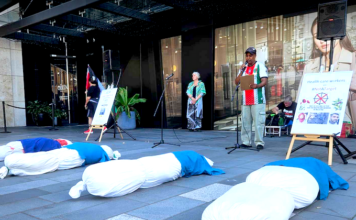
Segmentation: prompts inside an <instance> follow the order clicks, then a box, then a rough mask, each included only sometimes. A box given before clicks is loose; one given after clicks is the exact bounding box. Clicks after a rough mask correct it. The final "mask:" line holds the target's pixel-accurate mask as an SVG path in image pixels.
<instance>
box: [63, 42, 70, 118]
mask: <svg viewBox="0 0 356 220" xmlns="http://www.w3.org/2000/svg"><path fill="white" fill-rule="evenodd" d="M64 40H65V39H64ZM64 44H65V47H66V57H67V58H66V71H67V92H68V99H67V100H68V118H69V124H70V123H71V117H70V93H69V67H68V48H67V42H64Z"/></svg>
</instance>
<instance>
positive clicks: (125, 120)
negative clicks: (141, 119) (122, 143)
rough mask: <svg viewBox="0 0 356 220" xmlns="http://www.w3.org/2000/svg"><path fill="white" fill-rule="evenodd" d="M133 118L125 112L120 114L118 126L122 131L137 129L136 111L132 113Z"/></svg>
mask: <svg viewBox="0 0 356 220" xmlns="http://www.w3.org/2000/svg"><path fill="white" fill-rule="evenodd" d="M130 113H131V118H129V117H128V116H127V114H126V113H125V112H122V113H120V114H119V119H118V120H117V125H118V126H120V127H121V128H122V129H127V130H130V129H135V128H136V114H135V112H134V111H131V112H130Z"/></svg>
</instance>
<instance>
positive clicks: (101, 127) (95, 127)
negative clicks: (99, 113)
mask: <svg viewBox="0 0 356 220" xmlns="http://www.w3.org/2000/svg"><path fill="white" fill-rule="evenodd" d="M112 74H113V76H114V73H113V72H112ZM120 79H121V69H120V75H119V79H118V81H117V83H116V88H119V82H120ZM113 80H114V78H113ZM117 92H118V91H117ZM115 97H116V94H115ZM114 103H115V101H114ZM114 111H115V110H114ZM110 116H111V117H112V119H113V121H114V124H113V125H111V126H110V127H109V128H107V129H106V130H105V131H104V127H106V126H107V123H105V124H104V125H94V126H91V127H90V132H89V135H88V137H87V140H88V138H89V136H90V134H91V131H92V129H101V133H100V136H99V137H98V138H97V139H95V141H98V140H99V142H101V139H102V137H103V135H104V134H105V133H108V131H109V130H110V129H111V128H112V127H114V138H116V129H117V130H118V132H119V134H120V136H121V139H122V140H123V139H124V137H123V136H122V133H125V134H127V135H128V136H130V137H131V138H132V139H133V140H136V138H134V137H132V136H131V135H130V134H129V133H127V132H126V131H125V130H124V129H122V128H120V126H118V125H117V121H116V113H114V112H113V108H111V111H110ZM110 116H109V117H110Z"/></svg>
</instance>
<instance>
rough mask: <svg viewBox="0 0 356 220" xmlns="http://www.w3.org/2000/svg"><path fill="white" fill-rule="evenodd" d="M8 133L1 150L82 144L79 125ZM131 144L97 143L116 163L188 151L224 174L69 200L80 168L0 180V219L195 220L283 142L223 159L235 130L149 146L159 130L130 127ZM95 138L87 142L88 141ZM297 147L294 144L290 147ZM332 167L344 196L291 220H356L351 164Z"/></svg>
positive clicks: (354, 146)
mask: <svg viewBox="0 0 356 220" xmlns="http://www.w3.org/2000/svg"><path fill="white" fill-rule="evenodd" d="M9 130H10V131H11V132H12V133H10V134H2V133H0V145H3V144H6V143H8V142H10V141H15V140H19V139H24V138H33V137H48V138H66V139H69V140H71V141H73V142H84V141H85V135H84V134H82V132H83V131H84V130H86V127H84V126H71V127H59V130H58V131H49V130H48V128H45V127H23V128H9ZM128 132H129V133H130V134H131V135H133V136H134V137H135V138H137V141H134V140H132V139H131V138H130V137H129V136H127V135H125V134H124V140H121V139H120V137H119V136H118V138H116V139H114V138H113V135H112V134H105V135H104V137H103V140H102V144H106V145H108V146H110V147H112V148H113V149H114V150H118V151H119V152H120V153H121V154H122V159H137V158H140V157H143V156H153V155H159V154H163V153H169V152H172V151H182V150H194V151H197V152H198V153H200V154H202V155H204V156H206V157H208V158H210V159H211V160H213V161H214V162H215V164H214V166H215V167H217V168H220V169H223V170H224V171H225V172H226V174H225V175H220V176H206V175H201V176H194V177H190V178H180V179H178V180H176V181H174V182H169V183H165V184H163V185H161V186H157V187H154V188H149V189H139V190H137V191H136V192H133V193H131V194H129V195H126V196H122V197H117V198H100V197H95V196H92V195H90V194H89V193H88V192H83V193H82V196H81V197H80V198H79V199H75V200H74V199H71V198H70V196H69V195H68V192H69V189H70V188H71V187H72V186H74V185H75V184H76V183H77V182H78V181H80V180H81V176H82V174H83V172H84V170H85V167H80V168H75V169H71V170H63V171H56V172H52V173H48V174H44V175H38V176H25V177H17V176H16V177H14V176H11V177H7V178H5V179H3V180H0V220H5V219H6V220H10V219H11V220H17V219H18V220H35V219H37V220H38V219H57V220H60V219H62V220H65V219H67V220H74V219H78V220H79V219H85V220H101V219H110V220H164V219H170V220H199V219H201V215H202V213H203V211H204V209H205V208H206V207H207V206H208V205H209V204H210V203H211V202H213V201H214V200H215V199H216V198H218V197H219V196H221V195H222V194H224V193H225V192H226V191H228V190H229V189H230V188H231V187H232V186H234V185H236V184H239V183H242V182H244V181H245V179H246V177H247V176H248V175H249V174H250V173H251V172H253V171H254V170H256V169H259V168H260V167H262V166H263V165H264V164H266V163H269V162H272V161H276V160H282V159H284V158H285V154H286V151H287V148H288V146H289V143H290V140H291V138H290V137H287V136H284V137H273V138H270V137H267V138H265V142H266V145H265V149H264V150H262V151H260V152H256V151H250V150H242V149H238V150H236V151H234V152H233V153H231V154H227V150H225V147H231V146H233V145H234V143H235V141H236V132H235V131H202V132H188V131H187V130H176V131H175V132H176V134H177V136H178V137H179V139H180V140H181V141H182V142H180V141H179V140H178V139H177V138H176V136H175V134H174V133H173V131H172V130H169V129H168V130H165V131H164V135H165V136H164V140H165V142H166V143H173V144H181V146H174V145H168V144H166V145H160V146H158V147H156V148H153V149H152V148H151V147H152V146H153V143H154V142H157V141H159V140H160V130H159V129H136V130H132V131H128ZM98 135H99V134H98V132H95V133H94V135H92V136H91V137H90V140H89V142H90V143H96V142H95V141H94V140H95V138H96V137H97V136H98ZM342 141H343V143H344V144H345V145H346V146H348V147H349V148H350V149H351V150H353V151H354V150H356V141H355V140H353V139H342ZM300 143H302V142H299V141H297V142H296V145H298V144H300ZM327 156H328V155H327V149H325V148H321V147H316V146H307V147H305V148H303V149H301V150H299V151H297V152H295V153H293V154H292V157H315V158H318V159H320V160H323V161H324V162H327V158H328V157H327ZM3 165H4V163H3V162H0V167H1V166H3ZM332 168H333V169H334V170H335V171H336V172H337V173H338V174H339V175H340V176H342V177H343V178H345V179H346V180H348V181H349V183H350V189H349V190H347V191H335V192H331V194H330V196H329V198H328V199H327V200H325V201H315V202H314V203H313V204H312V205H310V206H309V207H306V208H304V209H302V210H295V211H294V213H293V215H292V219H293V220H305V219H323V220H332V219H335V220H343V219H350V220H356V217H355V216H356V208H355V204H356V164H348V165H344V164H342V161H341V159H340V157H339V156H338V155H337V154H336V152H334V163H333V166H332Z"/></svg>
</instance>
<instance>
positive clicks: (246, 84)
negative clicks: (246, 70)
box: [240, 75, 254, 90]
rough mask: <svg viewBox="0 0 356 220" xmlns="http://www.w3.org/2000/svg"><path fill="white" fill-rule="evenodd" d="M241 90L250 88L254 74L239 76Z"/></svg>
mask: <svg viewBox="0 0 356 220" xmlns="http://www.w3.org/2000/svg"><path fill="white" fill-rule="evenodd" d="M240 81H241V90H250V89H251V88H250V85H251V84H254V75H247V76H241V80H240Z"/></svg>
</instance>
